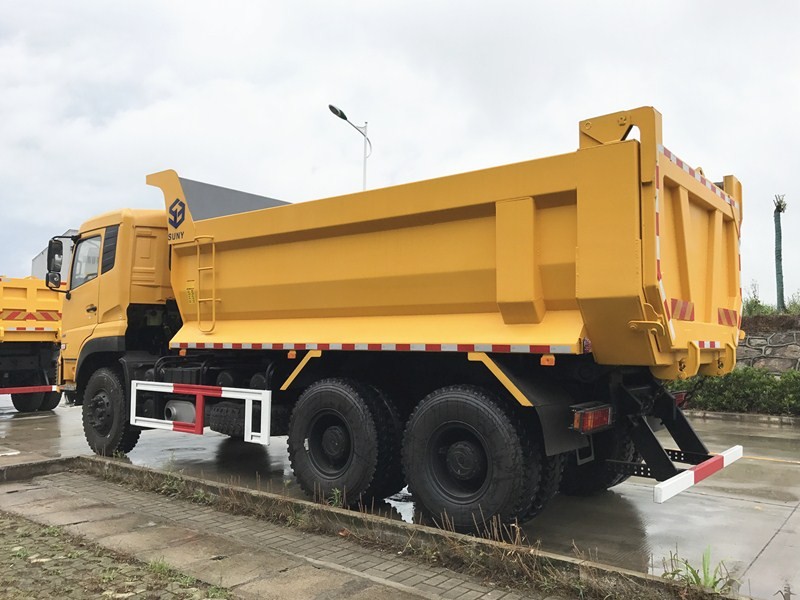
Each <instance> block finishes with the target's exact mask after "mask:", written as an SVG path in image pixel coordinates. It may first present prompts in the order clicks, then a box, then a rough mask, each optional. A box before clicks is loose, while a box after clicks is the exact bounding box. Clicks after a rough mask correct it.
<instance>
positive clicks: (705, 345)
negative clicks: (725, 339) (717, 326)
mask: <svg viewBox="0 0 800 600" xmlns="http://www.w3.org/2000/svg"><path fill="white" fill-rule="evenodd" d="M694 343H695V344H697V347H698V348H700V350H715V349H717V350H718V349H719V348H722V342H705V341H699V340H695V341H694Z"/></svg>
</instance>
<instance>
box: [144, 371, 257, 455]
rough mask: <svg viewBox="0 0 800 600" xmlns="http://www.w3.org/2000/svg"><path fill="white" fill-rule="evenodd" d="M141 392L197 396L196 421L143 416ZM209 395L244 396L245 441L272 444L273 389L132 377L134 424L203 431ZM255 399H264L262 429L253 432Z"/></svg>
mask: <svg viewBox="0 0 800 600" xmlns="http://www.w3.org/2000/svg"><path fill="white" fill-rule="evenodd" d="M139 392H160V393H163V394H186V395H189V396H194V397H195V402H194V406H195V420H194V422H193V423H187V422H185V421H170V420H168V419H155V418H152V417H140V416H138V415H137V414H136V412H137V399H138V398H137V396H138V393H139ZM206 398H232V399H236V400H244V403H245V436H244V440H245V441H246V442H255V443H259V444H263V445H265V446H266V445H269V431H270V409H271V398H272V393H271V392H270V391H269V390H251V389H246V388H231V387H219V386H216V385H193V384H185V383H165V382H160V381H138V380H134V381H131V414H130V423H131V425H138V426H140V427H148V428H150V429H166V430H171V431H179V432H181V433H194V434H197V435H203V430H204V429H205V399H206ZM253 402H261V432H266V433H265V434H264V435H262V434H261V433H260V432H254V431H253V428H252V425H253Z"/></svg>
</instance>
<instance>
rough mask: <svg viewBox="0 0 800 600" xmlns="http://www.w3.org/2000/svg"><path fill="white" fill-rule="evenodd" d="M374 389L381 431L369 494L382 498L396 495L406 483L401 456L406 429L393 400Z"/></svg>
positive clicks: (373, 405)
mask: <svg viewBox="0 0 800 600" xmlns="http://www.w3.org/2000/svg"><path fill="white" fill-rule="evenodd" d="M374 391H375V394H376V398H375V401H374V402H372V409H371V410H372V415H373V418H374V419H375V427H376V429H377V431H378V445H379V447H378V465H377V467H376V469H375V476H374V477H373V479H372V483H371V484H370V486H369V490H368V495H370V496H371V497H373V498H378V499H383V498H387V497H388V496H392V495H394V494H396V493H397V492H399V491H400V490H402V489H403V488H404V487H405V485H406V482H405V478H404V477H403V465H402V461H401V459H400V449H401V445H402V441H403V429H402V425H401V422H400V417H399V415H398V411H397V407H396V406H395V405H394V402H392V400H391V399H390V398H389V397H388V396H387V395H386V394H384V393H383V392H382V391H381V390H378V389H375V390H374Z"/></svg>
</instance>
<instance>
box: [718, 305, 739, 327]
mask: <svg viewBox="0 0 800 600" xmlns="http://www.w3.org/2000/svg"><path fill="white" fill-rule="evenodd" d="M717 322H718V323H719V324H720V325H728V326H731V327H733V326H736V327H738V325H739V313H738V312H737V311H735V310H731V309H729V308H720V309H717Z"/></svg>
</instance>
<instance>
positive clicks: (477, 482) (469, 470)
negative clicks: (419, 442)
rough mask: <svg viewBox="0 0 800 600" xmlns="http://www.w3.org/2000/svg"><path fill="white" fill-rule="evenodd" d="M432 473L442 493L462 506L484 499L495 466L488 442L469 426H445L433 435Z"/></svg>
mask: <svg viewBox="0 0 800 600" xmlns="http://www.w3.org/2000/svg"><path fill="white" fill-rule="evenodd" d="M427 458H428V460H427V464H428V474H429V476H430V478H431V481H433V483H434V485H435V486H436V487H437V488H438V489H439V491H440V493H442V494H443V495H445V496H447V497H448V498H449V499H450V500H452V501H454V502H457V503H459V504H469V503H473V502H475V501H476V500H478V499H480V498H481V497H482V496H483V494H484V492H485V491H486V488H487V487H488V485H489V481H490V480H491V474H492V465H491V461H490V460H489V455H488V452H487V450H486V441H485V440H484V438H483V436H482V435H481V434H480V433H479V432H478V431H476V430H475V428H473V427H471V426H469V425H467V424H465V423H445V424H443V425H441V426H440V427H439V428H438V429H437V430H436V431H435V432H434V433H433V435H432V436H431V438H430V441H429V443H428V449H427Z"/></svg>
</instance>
